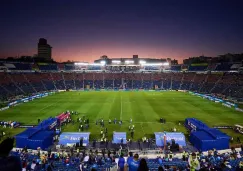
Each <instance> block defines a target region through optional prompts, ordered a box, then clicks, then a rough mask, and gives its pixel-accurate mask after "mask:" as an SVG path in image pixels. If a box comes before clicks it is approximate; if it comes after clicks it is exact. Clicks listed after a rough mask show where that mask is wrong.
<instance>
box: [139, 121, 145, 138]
mask: <svg viewBox="0 0 243 171" xmlns="http://www.w3.org/2000/svg"><path fill="white" fill-rule="evenodd" d="M140 126H141V128H142V131H143V134H144V135H145V133H144V129H143V126H142V123H140Z"/></svg>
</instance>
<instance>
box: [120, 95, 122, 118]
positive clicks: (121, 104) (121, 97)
mask: <svg viewBox="0 0 243 171" xmlns="http://www.w3.org/2000/svg"><path fill="white" fill-rule="evenodd" d="M120 120H122V96H121V113H120Z"/></svg>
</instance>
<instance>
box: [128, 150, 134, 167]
mask: <svg viewBox="0 0 243 171" xmlns="http://www.w3.org/2000/svg"><path fill="white" fill-rule="evenodd" d="M132 160H133V154H132V152H129V157H128V158H127V164H128V165H129V163H131V161H132Z"/></svg>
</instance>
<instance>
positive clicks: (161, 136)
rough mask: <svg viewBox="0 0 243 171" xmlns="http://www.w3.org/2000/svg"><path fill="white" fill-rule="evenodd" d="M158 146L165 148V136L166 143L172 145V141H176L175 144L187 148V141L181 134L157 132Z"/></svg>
mask: <svg viewBox="0 0 243 171" xmlns="http://www.w3.org/2000/svg"><path fill="white" fill-rule="evenodd" d="M154 134H155V139H156V145H157V146H159V147H162V146H164V135H165V136H166V142H167V143H170V144H171V140H172V139H174V140H175V143H177V144H179V145H180V146H186V139H185V136H184V134H183V133H181V132H166V133H164V132H155V133H154Z"/></svg>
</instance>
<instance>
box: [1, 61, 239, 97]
mask: <svg viewBox="0 0 243 171" xmlns="http://www.w3.org/2000/svg"><path fill="white" fill-rule="evenodd" d="M45 66H46V65H45ZM0 74H1V78H3V79H1V81H0V86H1V87H2V89H1V92H2V93H1V97H10V96H14V95H21V94H31V93H36V92H43V91H50V90H65V89H124V88H125V89H173V90H190V91H195V92H201V93H206V94H208V93H209V94H210V93H216V94H223V95H225V96H230V97H236V98H240V97H242V94H243V90H242V88H241V87H242V86H243V76H242V75H241V74H240V73H235V72H229V73H227V72H225V73H223V72H220V73H218V72H216V73H195V72H184V73H183V72H175V73H173V72H166V73H161V72H149V73H146V72H136V73H129V72H128V73H110V72H82V73H79V72H77V73H75V72H70V73H65V72H49V73H46V72H43V73H42V72H21V73H19V72H8V73H6V72H1V73H0Z"/></svg>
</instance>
